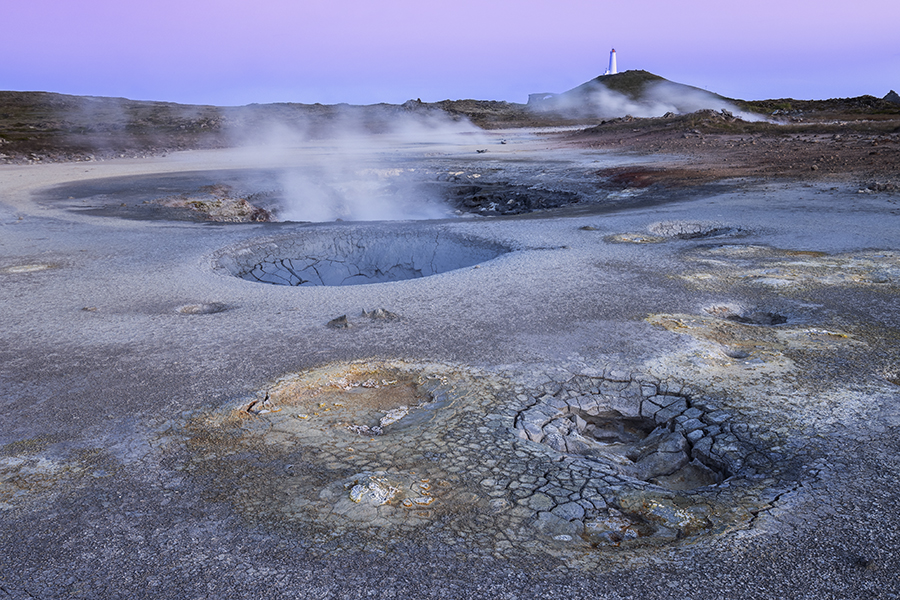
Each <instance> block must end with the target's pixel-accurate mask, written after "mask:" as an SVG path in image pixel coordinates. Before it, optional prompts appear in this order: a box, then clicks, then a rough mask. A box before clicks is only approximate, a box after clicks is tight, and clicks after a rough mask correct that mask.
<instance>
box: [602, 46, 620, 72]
mask: <svg viewBox="0 0 900 600" xmlns="http://www.w3.org/2000/svg"><path fill="white" fill-rule="evenodd" d="M618 72H619V71H618V69H616V49H615V48H613V49H612V50H611V51H610V53H609V68H608V69H607V70H606V73H604V75H615V74H616V73H618Z"/></svg>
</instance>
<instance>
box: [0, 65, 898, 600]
mask: <svg viewBox="0 0 900 600" xmlns="http://www.w3.org/2000/svg"><path fill="white" fill-rule="evenodd" d="M629 77H631V79H629V78H627V77H625V78H621V79H620V80H619V81H620V84H621V86H622V87H621V91H622V93H630V92H629V91H630V90H632V88H631V87H629V86H633V85H636V84H635V83H634V82H638V83H641V82H642V81H644V80H647V79H648V77H649V75H648V74H643V73H638V74H637V75H635V74H632V75H631V76H629ZM657 79H658V78H657ZM632 91H633V90H632ZM730 103H731V104H732V105H733V106H734V107H735V111H742V112H741V114H743V115H744V116H746V117H747V120H744V119H737V118H735V116H734V114H737V113H732V112H728V111H726V112H723V111H722V110H702V111H695V112H690V113H688V114H670V115H667V116H664V117H658V118H633V117H629V116H623V117H617V118H611V119H609V118H608V119H596V118H591V119H585V118H584V117H580V118H578V119H575V118H572V117H570V116H566V115H561V114H559V113H555V112H553V111H548V110H535V107H534V106H528V105H523V104H512V103H506V102H482V101H474V100H463V101H445V102H440V103H433V104H426V103H421V102H418V101H415V100H414V101H410V102H407V103H405V104H404V105H400V106H390V105H376V106H370V107H346V106H343V107H331V106H321V105H295V104H284V105H268V106H249V107H232V108H222V107H185V106H179V105H174V104H167V103H152V102H132V101H127V100H122V99H104V98H76V97H66V96H60V95H56V94H42V93H21V92H4V93H0V163H3V164H0V321H2V322H3V323H4V324H5V326H4V327H3V328H0V411H2V414H3V418H2V419H0V596H2V597H4V598H7V597H8V598H13V599H15V600H19V599H28V598H42V599H43V598H48V599H50V598H104V599H106V598H126V597H127V598H129V599H132V598H250V597H259V598H285V599H288V598H299V597H302V598H359V597H365V598H396V597H401V596H402V597H415V598H485V599H488V598H490V599H492V600H493V599H496V598H510V599H512V598H517V599H518V598H546V597H554V598H566V599H573V600H574V599H579V598H585V599H587V598H598V597H603V598H614V599H619V598H621V599H623V600H624V599H633V598H642V599H644V598H646V599H665V598H676V597H677V598H694V599H695V600H712V599H718V598H729V599H732V598H735V599H737V598H748V599H751V598H752V599H756V598H759V599H762V598H775V597H791V598H816V599H819V598H877V599H879V600H889V599H896V598H898V597H900V587H898V582H897V577H896V573H897V568H896V556H898V554H900V517H898V513H897V511H896V508H895V507H896V504H897V499H898V494H897V490H898V489H900V464H898V456H900V447H898V440H900V437H898V432H900V374H898V372H900V366H898V365H900V356H898V351H897V348H898V347H900V310H898V306H900V303H898V298H900V241H898V235H897V232H898V231H900V175H898V166H900V146H898V144H900V129H898V128H900V107H898V105H896V104H892V103H890V102H887V101H884V100H879V99H877V98H874V97H861V98H854V99H839V100H829V101H820V102H806V101H797V100H790V99H782V100H772V101H759V102H741V101H730ZM410 117H411V118H413V121H409V120H404V119H408V118H410ZM750 119H755V120H750ZM398 120H400V121H402V122H404V123H407V124H408V123H410V122H413V123H415V124H417V126H416V127H414V128H406V129H403V130H402V131H400V130H399V129H398V128H396V127H395V124H396V123H397V122H398ZM348 121H349V122H352V123H353V134H354V135H353V136H351V137H346V136H344V135H343V134H344V133H346V131H347V129H346V128H345V126H346V123H347V122H348ZM273 123H276V124H280V126H279V127H278V128H277V132H278V133H279V138H278V141H279V145H276V146H275V147H274V149H273V147H272V146H265V145H263V144H261V143H259V142H260V140H265V139H267V138H266V136H265V135H262V134H263V133H266V134H270V133H271V132H272V131H273V129H272V127H271V125H272V124H273ZM469 123H474V124H475V125H477V126H478V127H477V128H475V127H472V126H471V125H470V124H469ZM436 124H437V125H439V126H436ZM298 131H300V132H301V133H302V135H299V134H297V132H298ZM285 132H288V134H290V135H286V134H285ZM254 136H255V137H254ZM248 139H249V140H251V141H253V142H255V143H256V145H250V144H246V142H247V140H248ZM348 140H349V141H348Z"/></svg>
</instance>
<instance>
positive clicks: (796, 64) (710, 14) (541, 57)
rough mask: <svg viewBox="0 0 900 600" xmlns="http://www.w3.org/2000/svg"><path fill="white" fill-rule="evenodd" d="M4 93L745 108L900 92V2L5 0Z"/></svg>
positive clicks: (0, 51) (1, 42)
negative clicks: (688, 90)
mask: <svg viewBox="0 0 900 600" xmlns="http://www.w3.org/2000/svg"><path fill="white" fill-rule="evenodd" d="M4 4H5V6H4V7H3V10H2V15H3V25H4V27H3V34H2V36H0V55H2V57H3V58H2V60H0V89H4V90H40V91H52V92H62V93H67V94H84V95H94V96H124V97H127V98H133V99H140V100H168V101H174V102H183V103H198V104H219V105H233V104H247V103H251V102H260V103H265V102H279V101H284V102H310V103H311V102H322V103H325V104H331V103H337V102H349V103H351V104H371V103H375V102H392V103H399V102H404V101H405V100H408V99H410V98H417V97H418V98H421V99H422V100H424V101H437V100H443V99H447V98H450V99H458V98H477V99H486V100H510V101H514V102H524V101H526V99H527V96H528V94H529V93H531V92H561V91H565V90H567V89H570V88H572V87H575V86H576V85H579V84H581V83H583V82H585V81H587V80H589V79H591V78H593V77H595V76H597V75H601V74H602V73H603V71H604V69H605V68H606V64H607V59H608V55H609V50H610V48H611V47H615V48H616V50H617V53H618V65H619V70H620V71H623V70H626V69H645V70H647V71H650V72H652V73H656V74H657V75H661V76H663V77H665V78H667V79H670V80H672V81H676V82H679V83H686V84H689V85H694V86H697V87H701V88H706V89H708V90H710V91H713V92H717V93H720V94H722V95H725V96H729V97H734V98H745V99H758V98H782V97H794V98H803V99H814V98H831V97H847V96H860V95H863V94H872V95H875V96H879V97H880V96H884V95H885V94H886V93H887V92H888V91H889V90H890V89H894V90H897V91H900V0H855V1H850V2H847V1H846V0H845V1H841V2H837V1H836V0H819V1H818V2H809V1H807V0H804V1H798V0H779V1H775V0H756V1H754V2H745V3H737V2H728V1H727V0H726V1H724V2H723V1H721V0H717V1H711V0H700V1H687V2H672V1H671V0H665V1H648V0H620V1H619V2H607V1H602V0H594V1H588V0H543V1H541V0H517V1H516V2H512V1H508V2H492V1H491V0H455V1H453V2H428V1H427V0H387V1H382V2H377V1H373V0H367V1H362V0H243V1H237V0H153V1H152V2H140V1H138V2H125V1H123V0H79V1H77V2H76V1H72V0H7V1H6V2H5V3H4Z"/></svg>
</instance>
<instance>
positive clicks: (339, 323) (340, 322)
mask: <svg viewBox="0 0 900 600" xmlns="http://www.w3.org/2000/svg"><path fill="white" fill-rule="evenodd" d="M328 327H331V328H332V329H347V328H348V327H350V321H349V320H347V315H341V316H340V317H338V318H336V319H332V320H330V321H328Z"/></svg>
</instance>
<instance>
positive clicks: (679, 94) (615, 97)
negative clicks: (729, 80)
mask: <svg viewBox="0 0 900 600" xmlns="http://www.w3.org/2000/svg"><path fill="white" fill-rule="evenodd" d="M542 107H543V109H544V110H552V111H554V112H562V113H564V114H566V115H568V116H572V117H576V118H596V119H615V118H619V117H624V116H626V115H630V116H632V117H661V116H663V115H665V114H666V113H675V114H687V113H692V112H696V111H698V110H703V109H712V110H715V111H722V110H727V111H728V112H730V113H731V114H733V115H734V116H736V117H738V118H740V119H743V120H745V121H759V120H762V117H760V116H759V115H754V114H752V113H747V112H744V111H741V110H740V109H738V108H737V107H736V106H734V105H733V104H731V103H730V102H728V101H726V100H724V99H723V98H721V97H719V96H716V95H715V94H710V93H709V92H706V91H703V90H701V89H697V88H691V87H688V86H684V85H679V84H677V83H672V82H670V81H659V82H656V83H651V84H648V85H647V86H646V88H644V91H643V93H642V94H641V97H640V99H637V100H635V99H632V98H629V97H628V96H626V95H625V94H621V93H619V92H616V91H613V90H611V89H609V88H608V87H606V86H605V85H603V84H602V83H600V82H595V84H594V85H593V86H592V87H591V88H590V89H588V90H586V91H584V92H583V93H580V94H561V95H559V96H555V97H553V98H551V99H550V100H547V101H544V102H543V103H542Z"/></svg>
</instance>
